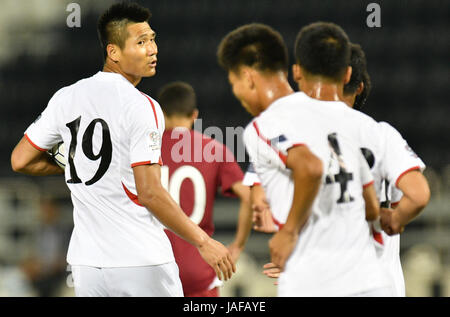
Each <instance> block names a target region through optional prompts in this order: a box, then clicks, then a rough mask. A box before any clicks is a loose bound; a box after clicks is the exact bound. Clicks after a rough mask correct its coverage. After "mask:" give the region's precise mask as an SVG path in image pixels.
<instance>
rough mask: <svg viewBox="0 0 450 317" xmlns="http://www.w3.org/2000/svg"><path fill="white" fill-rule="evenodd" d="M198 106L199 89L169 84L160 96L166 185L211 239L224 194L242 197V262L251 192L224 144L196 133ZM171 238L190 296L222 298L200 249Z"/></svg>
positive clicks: (238, 240) (236, 249) (235, 246)
mask: <svg viewBox="0 0 450 317" xmlns="http://www.w3.org/2000/svg"><path fill="white" fill-rule="evenodd" d="M196 100H197V98H196V94H195V91H194V89H193V87H192V86H191V85H189V84H188V83H186V82H180V81H177V82H172V83H169V84H167V85H165V86H164V87H162V88H161V90H160V92H159V93H158V101H159V103H160V104H161V108H162V110H163V112H164V117H165V119H166V130H165V131H164V135H163V144H164V147H163V149H162V159H163V162H164V167H163V172H164V173H163V179H164V181H165V182H166V186H167V187H168V188H169V192H170V193H171V195H172V196H173V198H174V199H175V200H176V201H179V204H180V206H181V208H182V209H183V211H184V212H185V213H186V214H187V215H189V217H190V218H191V219H192V220H193V221H194V222H195V223H197V224H198V225H199V226H200V227H201V228H202V229H203V230H204V231H205V232H207V233H208V235H210V236H212V235H213V233H214V221H213V211H214V209H213V207H214V201H215V198H216V194H217V192H218V189H220V192H221V193H222V195H224V196H237V197H239V199H240V201H241V203H240V209H239V216H238V224H237V229H236V236H235V239H234V241H233V242H232V243H231V244H230V245H229V246H228V249H229V250H230V253H231V255H232V257H233V260H234V261H235V262H236V261H237V259H238V258H239V255H240V253H241V252H242V251H243V249H244V246H245V244H246V241H247V238H248V236H249V234H250V231H251V224H252V219H251V216H252V211H251V208H250V190H249V188H248V187H247V186H244V185H242V179H243V173H242V170H241V168H240V167H239V165H238V164H237V162H236V160H235V158H234V155H233V153H232V152H231V151H230V150H229V149H228V148H227V147H226V146H225V145H224V144H222V143H220V142H219V141H217V140H214V139H212V138H210V137H208V136H206V135H204V134H202V133H200V132H198V131H195V130H193V129H192V125H193V124H194V121H195V120H196V119H197V117H198V108H197V101H196ZM180 144H181V147H180ZM208 149H210V150H209V151H208ZM213 149H214V150H213ZM212 152H214V155H213V154H212ZM166 233H167V235H168V237H169V239H170V242H171V243H172V248H173V251H174V255H175V260H176V262H177V264H178V267H179V269H180V278H181V283H182V285H183V291H184V295H185V296H186V297H198V296H201V297H205V296H206V297H211V296H215V297H217V296H219V286H220V285H221V283H220V281H218V280H217V277H216V274H215V272H214V270H213V269H212V268H211V267H210V266H209V265H208V264H207V263H206V262H205V261H204V260H203V259H202V257H201V256H200V255H199V253H198V251H197V250H196V249H195V247H193V246H192V245H190V244H189V243H187V242H186V241H184V240H182V239H180V238H179V237H178V236H176V235H175V234H174V233H172V232H169V231H166Z"/></svg>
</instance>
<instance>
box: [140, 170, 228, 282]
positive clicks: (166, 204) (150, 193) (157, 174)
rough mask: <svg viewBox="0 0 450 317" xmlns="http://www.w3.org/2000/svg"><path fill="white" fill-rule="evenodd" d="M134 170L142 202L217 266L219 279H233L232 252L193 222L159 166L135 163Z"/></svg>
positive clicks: (215, 267)
mask: <svg viewBox="0 0 450 317" xmlns="http://www.w3.org/2000/svg"><path fill="white" fill-rule="evenodd" d="M133 173H134V178H135V182H136V190H137V194H138V199H139V202H140V203H141V204H142V205H144V206H145V207H147V209H149V210H151V211H152V213H153V214H154V215H155V216H156V217H157V218H158V219H159V220H160V221H161V223H162V224H163V225H164V226H166V227H167V228H168V229H170V230H172V231H173V232H174V233H176V234H177V235H179V236H180V237H182V238H183V239H185V240H186V241H188V242H189V243H191V244H193V245H194V246H196V247H197V249H198V250H199V252H200V254H201V255H202V257H203V258H204V259H205V261H206V262H207V263H208V264H209V265H211V267H213V268H214V270H215V271H216V274H217V276H218V277H219V279H221V280H222V279H224V280H228V279H229V278H231V275H232V274H233V272H235V271H236V267H235V264H234V262H233V260H232V258H231V254H230V253H229V251H228V250H227V248H226V247H225V246H223V245H222V244H221V243H220V242H217V241H216V240H214V239H212V238H210V237H209V236H208V235H207V234H206V232H204V231H203V230H202V229H201V228H200V227H199V226H197V225H196V224H195V223H194V222H192V220H191V219H189V217H188V216H186V214H185V213H184V212H183V211H182V210H181V208H180V207H179V206H178V205H177V204H176V202H175V201H174V200H173V199H172V197H171V196H170V194H169V193H168V192H167V191H166V190H165V189H164V188H163V187H162V185H161V181H160V179H161V169H160V166H159V165H158V164H152V165H142V166H136V167H134V168H133ZM222 275H223V276H222Z"/></svg>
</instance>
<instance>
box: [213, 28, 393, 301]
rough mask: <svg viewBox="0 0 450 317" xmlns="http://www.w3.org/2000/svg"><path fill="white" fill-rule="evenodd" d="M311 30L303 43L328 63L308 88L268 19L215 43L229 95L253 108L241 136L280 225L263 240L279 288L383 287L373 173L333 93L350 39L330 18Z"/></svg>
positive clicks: (338, 291) (365, 292)
mask: <svg viewBox="0 0 450 317" xmlns="http://www.w3.org/2000/svg"><path fill="white" fill-rule="evenodd" d="M307 31H308V32H306V34H305V32H303V33H301V35H302V36H301V39H302V40H306V43H304V44H303V46H302V48H303V49H307V50H312V49H316V46H317V45H319V46H320V47H321V51H320V52H318V53H316V56H315V57H314V61H315V62H317V61H319V62H320V63H322V64H324V65H323V66H324V67H323V68H322V69H321V70H320V71H321V73H319V74H316V73H314V74H308V75H307V76H311V77H308V78H307V82H308V83H309V84H313V83H314V80H317V79H318V78H319V77H320V78H322V79H326V80H323V81H322V82H321V84H320V94H318V95H314V96H308V95H306V94H304V93H295V94H293V93H292V89H291V87H290V86H289V83H288V81H287V52H286V46H285V45H284V42H283V40H282V37H281V35H280V34H279V33H278V32H276V31H274V30H273V29H271V28H270V27H268V26H264V25H261V24H250V25H246V26H243V27H240V28H238V29H236V30H234V31H232V32H230V33H229V34H228V35H227V36H226V37H225V38H224V39H223V40H222V42H221V44H220V46H219V50H218V58H219V63H220V64H221V65H222V67H224V68H225V69H226V70H227V71H228V78H229V81H230V84H231V85H232V87H233V93H234V95H235V96H236V97H237V98H238V99H239V100H240V101H241V103H242V105H243V106H244V107H245V108H246V109H247V110H248V111H249V112H250V113H251V114H253V115H254V116H256V117H255V118H254V119H253V121H252V122H251V123H250V124H249V125H248V126H247V128H246V130H245V133H244V142H245V144H246V148H247V150H248V153H249V155H250V158H251V159H252V161H253V164H254V168H255V170H256V172H257V174H258V176H259V178H260V179H261V183H262V185H263V187H264V189H265V191H266V193H267V198H268V201H269V204H270V207H271V210H272V212H273V214H274V218H276V219H277V220H278V221H279V222H280V224H282V226H281V229H280V230H279V231H278V232H277V233H276V234H275V235H274V237H273V238H272V239H271V240H270V243H269V247H270V252H271V259H272V262H273V263H274V264H276V265H277V266H278V267H280V268H281V270H283V273H282V274H281V276H280V279H279V287H278V295H279V296H389V295H391V289H390V285H389V281H388V279H387V278H386V276H385V274H384V273H383V270H382V268H381V265H380V264H379V261H378V259H377V257H376V254H375V248H374V246H373V244H372V242H371V236H370V232H369V227H368V225H367V222H366V220H374V219H376V217H378V208H379V206H378V201H377V199H376V194H375V190H374V188H373V185H372V182H373V178H372V176H371V173H370V169H369V167H368V165H367V162H366V161H365V160H364V157H363V156H362V154H361V152H360V151H359V148H358V147H356V146H355V145H354V144H355V143H356V141H355V140H353V139H352V137H350V136H351V133H350V132H345V130H346V129H347V127H348V125H349V123H352V122H351V121H350V122H348V121H347V120H346V116H347V113H348V112H350V111H353V112H355V111H354V110H351V109H349V108H348V107H347V106H346V105H345V104H344V103H342V102H339V101H337V100H339V99H340V95H341V94H342V86H343V85H344V83H345V82H346V81H348V80H349V78H350V74H351V70H350V68H349V67H348V64H349V58H350V48H349V42H348V39H347V36H346V35H345V33H344V32H343V31H342V30H341V29H340V28H339V27H337V26H336V25H332V24H326V23H320V24H317V25H313V26H311V27H310V28H308V29H307ZM305 75H306V70H303V76H305ZM339 88H340V90H339ZM339 91H340V93H339ZM343 132H345V133H343ZM343 134H345V135H343Z"/></svg>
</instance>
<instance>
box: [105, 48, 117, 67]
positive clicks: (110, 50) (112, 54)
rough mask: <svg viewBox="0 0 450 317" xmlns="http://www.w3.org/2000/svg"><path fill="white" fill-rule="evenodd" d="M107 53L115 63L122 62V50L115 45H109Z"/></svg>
mask: <svg viewBox="0 0 450 317" xmlns="http://www.w3.org/2000/svg"><path fill="white" fill-rule="evenodd" d="M106 52H107V53H108V57H109V58H110V59H111V60H112V61H113V62H114V63H117V62H119V61H120V49H119V47H118V46H117V45H115V44H108V46H106Z"/></svg>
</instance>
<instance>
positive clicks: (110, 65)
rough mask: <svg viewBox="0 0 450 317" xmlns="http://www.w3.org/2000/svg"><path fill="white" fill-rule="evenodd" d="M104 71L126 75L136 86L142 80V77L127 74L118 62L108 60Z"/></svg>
mask: <svg viewBox="0 0 450 317" xmlns="http://www.w3.org/2000/svg"><path fill="white" fill-rule="evenodd" d="M103 71H104V72H107V73H117V74H120V75H122V76H123V77H125V79H126V80H128V81H129V82H130V83H131V84H132V85H133V86H134V87H136V86H137V85H138V84H139V83H140V82H141V79H142V77H135V76H132V75H129V74H126V73H125V72H124V71H123V70H122V69H121V68H120V67H119V66H118V65H117V64H116V63H113V62H110V61H109V60H106V62H105V65H104V66H103Z"/></svg>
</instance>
